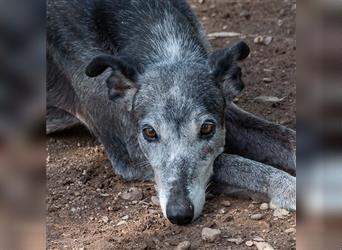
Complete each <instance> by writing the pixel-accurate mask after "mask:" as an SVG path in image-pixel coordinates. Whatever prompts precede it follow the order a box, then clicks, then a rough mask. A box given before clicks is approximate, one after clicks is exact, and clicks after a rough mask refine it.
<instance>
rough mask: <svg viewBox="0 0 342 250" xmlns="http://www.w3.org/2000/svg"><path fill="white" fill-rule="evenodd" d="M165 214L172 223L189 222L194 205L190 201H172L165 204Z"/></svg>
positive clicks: (182, 223) (192, 215)
mask: <svg viewBox="0 0 342 250" xmlns="http://www.w3.org/2000/svg"><path fill="white" fill-rule="evenodd" d="M166 216H167V218H168V219H169V221H171V223H173V224H177V225H185V224H189V223H190V222H191V221H192V219H193V218H194V206H193V205H192V204H191V202H190V201H187V200H184V201H178V202H176V201H172V202H168V203H167V205H166Z"/></svg>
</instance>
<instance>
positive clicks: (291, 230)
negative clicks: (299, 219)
mask: <svg viewBox="0 0 342 250" xmlns="http://www.w3.org/2000/svg"><path fill="white" fill-rule="evenodd" d="M284 232H285V233H287V234H291V233H294V234H295V233H296V229H295V228H294V227H291V228H289V229H286V230H285V231H284Z"/></svg>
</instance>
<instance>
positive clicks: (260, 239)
mask: <svg viewBox="0 0 342 250" xmlns="http://www.w3.org/2000/svg"><path fill="white" fill-rule="evenodd" d="M253 241H258V242H263V241H265V240H264V239H263V238H261V237H259V236H257V237H254V238H253Z"/></svg>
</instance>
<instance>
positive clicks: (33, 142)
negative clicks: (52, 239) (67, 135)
mask: <svg viewBox="0 0 342 250" xmlns="http://www.w3.org/2000/svg"><path fill="white" fill-rule="evenodd" d="M277 1H284V0H277ZM45 5H46V3H45V2H44V1H41V0H39V1H38V0H35V1H32V0H31V1H29V0H26V1H21V0H11V1H9V0H8V1H6V0H0V249H45V183H46V177H45V161H46V153H45V151H46V146H45V134H44V133H45V121H44V120H45V34H44V30H45V10H46V6H45ZM297 9H298V12H297V38H298V39H297V41H298V44H297V50H296V51H297V65H298V67H297V69H296V70H297V111H298V112H297V114H298V115H297V124H296V129H297V137H298V138H297V154H298V155H297V160H298V173H297V176H298V182H297V188H298V211H297V214H298V217H297V220H298V221H297V249H322V250H325V249H341V248H342V1H341V0H312V1H308V0H307V1H301V2H300V3H298V8H297Z"/></svg>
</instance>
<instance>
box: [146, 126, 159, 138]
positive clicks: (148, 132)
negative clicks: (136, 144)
mask: <svg viewBox="0 0 342 250" xmlns="http://www.w3.org/2000/svg"><path fill="white" fill-rule="evenodd" d="M143 135H144V138H145V139H146V140H148V141H154V140H156V139H157V138H158V136H157V132H156V131H155V130H154V129H153V128H152V127H145V128H144V129H143Z"/></svg>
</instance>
